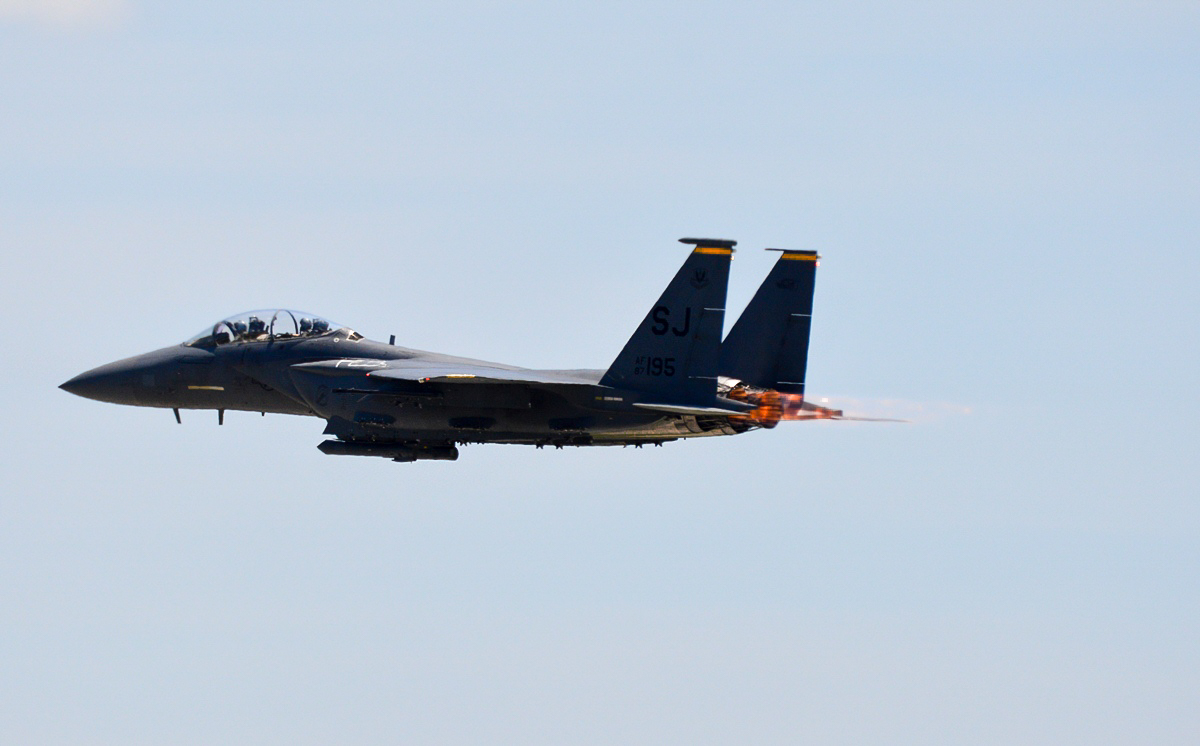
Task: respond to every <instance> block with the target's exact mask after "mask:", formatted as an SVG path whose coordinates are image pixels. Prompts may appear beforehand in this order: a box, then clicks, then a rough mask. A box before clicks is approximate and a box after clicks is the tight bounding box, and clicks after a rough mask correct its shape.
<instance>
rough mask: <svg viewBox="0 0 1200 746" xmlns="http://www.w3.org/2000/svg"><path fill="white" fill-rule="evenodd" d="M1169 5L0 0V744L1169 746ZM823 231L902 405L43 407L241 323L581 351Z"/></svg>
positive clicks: (1179, 388) (1178, 403)
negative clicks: (729, 264)
mask: <svg viewBox="0 0 1200 746" xmlns="http://www.w3.org/2000/svg"><path fill="white" fill-rule="evenodd" d="M1198 31H1200V8H1198V7H1197V6H1196V5H1195V4H1194V3H1185V2H1160V3H1156V4H1153V5H1147V4H1141V3H1060V4H1055V5H1053V6H1047V5H1045V4H1041V3H1006V4H1003V5H1001V6H995V7H975V6H963V5H961V4H954V3H944V4H943V3H929V4H919V5H918V7H912V4H901V3H854V4H841V5H839V6H838V7H837V8H830V7H825V6H824V5H817V4H814V5H811V6H805V5H802V4H795V3H745V4H740V5H738V6H737V7H734V6H732V5H729V4H720V3H686V4H685V3H645V2H643V3H607V4H603V5H592V6H578V5H564V4H559V3H521V4H504V3H486V2H463V3H454V2H450V3H439V4H436V5H434V4H406V3H398V4H391V5H386V6H385V5H374V4H369V3H365V4H364V3H342V4H339V5H338V6H337V7H336V8H334V7H332V6H322V5H316V4H307V3H287V4H283V3H280V4H262V5H256V6H253V7H246V6H245V4H240V3H226V4H222V3H209V4H205V5H204V6H203V7H195V8H186V7H180V6H178V5H173V4H148V3H137V2H120V1H119V0H110V1H108V2H105V1H103V0H94V1H91V2H89V1H87V0H59V1H58V2H48V1H46V0H0V142H2V143H3V145H2V146H0V289H2V291H3V292H2V293H0V310H2V311H3V317H4V318H5V319H7V320H8V324H9V329H10V335H9V345H8V352H7V353H6V354H5V355H4V366H3V376H4V378H3V382H4V384H5V389H6V390H7V391H8V392H9V405H8V409H7V411H6V414H7V416H6V418H5V423H6V424H5V425H4V429H3V433H4V435H3V446H4V447H3V449H0V453H2V454H3V455H0V459H2V460H0V466H2V467H3V470H4V473H5V475H6V479H5V488H4V490H3V497H2V498H0V740H3V741H5V742H13V743H72V744H79V743H112V742H120V743H147V744H149V743H156V744H157V743H163V742H171V743H212V742H228V743H278V742H288V743H333V742H345V741H347V740H355V741H360V742H367V743H380V742H388V743H390V742H396V741H407V742H418V743H478V742H480V741H497V740H500V741H506V742H517V743H563V742H575V743H611V742H615V741H621V742H629V743H662V742H680V741H686V742H693V743H746V742H756V743H795V742H797V741H805V742H811V743H855V744H862V743H886V744H896V743H930V742H941V743H972V744H987V743H1013V742H1022V743H1054V744H1061V743H1072V742H1074V743H1085V742H1086V743H1089V744H1094V743H1128V742H1132V741H1137V742H1153V743H1164V744H1166V743H1181V744H1182V743H1189V744H1190V743H1194V742H1195V740H1196V737H1197V735H1200V716H1198V715H1197V710H1196V707H1195V692H1196V691H1200V675H1198V674H1197V671H1200V645H1198V644H1197V640H1196V634H1195V630H1196V628H1197V626H1198V625H1200V587H1198V585H1200V575H1198V572H1197V569H1196V568H1197V567H1198V566H1200V540H1198V538H1197V537H1198V532H1200V507H1198V505H1197V496H1198V492H1197V488H1196V484H1197V477H1198V476H1200V474H1198V472H1200V468H1198V467H1197V465H1196V452H1197V448H1196V445H1197V439H1196V435H1195V423H1196V422H1197V419H1198V417H1200V397H1198V396H1197V394H1196V390H1195V383H1196V381H1197V378H1198V374H1200V361H1198V354H1197V350H1198V349H1200V345H1198V343H1200V339H1198V334H1197V324H1196V320H1197V318H1198V317H1200V313H1198V312H1200V301H1198V300H1197V295H1196V284H1197V279H1198V278H1200V258H1198V256H1200V254H1198V252H1197V251H1196V247H1197V242H1198V238H1200V221H1198V220H1197V217H1196V205H1197V204H1200V148H1198V147H1197V139H1196V138H1197V135H1196V133H1197V132H1198V131H1200V127H1198V125H1200V98H1198V96H1197V92H1198V91H1200V79H1198V78H1200V64H1198V63H1200V53H1198V52H1197V50H1196V45H1195V43H1194V40H1195V38H1196V36H1197V32H1198ZM685 235H708V236H723V237H729V238H735V239H737V240H738V241H739V253H738V254H737V256H736V261H735V263H734V265H733V276H732V279H731V284H730V303H729V306H730V308H731V309H734V310H735V311H736V309H739V308H740V307H741V306H742V305H744V304H745V302H746V301H747V300H748V299H749V297H750V296H751V294H752V293H753V291H754V289H755V288H756V287H757V284H758V283H759V282H760V281H761V279H762V277H763V276H764V275H765V274H766V272H767V271H768V270H769V267H770V264H771V261H772V260H773V255H770V254H767V253H765V252H762V251H759V249H761V248H764V247H767V246H781V247H790V248H803V249H818V250H819V251H821V253H822V255H823V257H824V259H823V261H822V265H821V269H820V272H819V275H818V284H817V298H816V310H815V320H814V337H813V348H812V355H811V357H810V368H809V381H810V384H809V385H810V390H811V391H812V393H814V394H817V395H826V396H829V397H831V398H833V399H834V400H835V401H843V402H848V403H851V404H852V405H854V406H855V407H858V408H860V409H862V410H864V411H866V412H868V413H870V412H876V413H884V414H886V413H889V412H893V411H901V412H903V413H906V414H910V415H912V416H914V418H915V419H916V420H917V421H916V422H915V423H914V424H912V425H905V426H891V425H865V424H863V425H855V424H849V423H841V424H837V423H807V424H806V423H797V424H794V425H792V426H781V427H779V428H778V429H776V430H775V431H772V432H759V433H753V434H749V435H746V436H743V437H738V438H726V439H716V440H713V441H711V442H692V443H675V444H671V445H669V446H667V447H665V448H662V449H645V450H632V449H626V450H620V449H615V450H608V449H592V450H576V451H561V452H552V451H551V452H548V451H535V450H532V449H522V448H516V447H499V446H497V447H470V448H468V449H466V450H465V452H464V453H463V456H462V458H461V459H460V461H458V462H457V463H454V464H440V463H439V464H417V465H396V464H391V463H388V462H385V461H382V460H380V461H379V463H375V461H374V460H366V459H337V458H330V457H326V456H323V455H321V454H320V453H319V452H318V451H317V450H316V448H315V446H316V444H317V443H318V442H320V440H321V435H320V430H321V423H319V422H318V421H315V420H310V419H306V418H289V417H268V418H259V417H257V416H252V415H248V414H243V413H230V414H229V415H228V416H227V421H226V425H225V427H224V428H222V429H220V430H218V429H217V426H216V417H215V415H211V416H210V415H209V414H205V413H195V412H191V413H185V414H184V418H185V419H184V425H183V426H182V427H180V426H178V425H176V424H175V422H174V420H173V418H172V417H171V415H170V413H168V412H164V411H158V410H144V409H132V408H120V407H116V406H108V405H101V404H98V403H96V402H91V401H86V400H83V399H79V398H76V397H71V396H69V395H67V394H65V393H63V392H61V391H59V390H58V389H57V388H56V387H57V385H58V384H59V383H61V382H62V381H63V380H66V379H67V378H69V377H71V376H73V375H74V374H76V373H78V372H80V371H82V370H85V369H87V368H91V367H93V366H95V365H98V364H100V363H103V362H107V361H109V360H113V359H116V358H120V357H125V356H128V355H132V354H135V353H138V352H142V351H146V350H149V349H153V348H157V347H161V346H164V345H167V344H171V343H174V342H176V341H180V340H183V339H185V338H187V337H189V336H191V335H192V334H193V333H195V332H196V331H197V330H199V329H200V328H201V327H203V326H204V325H206V324H210V323H212V321H214V320H215V319H217V318H220V317H222V316H226V315H229V314H232V313H235V312H238V311H241V310H245V309H249V308H260V307H269V306H288V307H297V308H302V309H306V310H310V311H312V312H316V313H319V314H323V315H326V316H328V317H330V318H333V319H336V320H338V321H341V322H343V323H346V324H349V325H351V326H353V327H354V328H356V329H358V330H359V331H361V332H363V333H364V334H367V335H368V336H371V337H374V338H382V339H386V338H387V335H389V334H393V333H394V334H396V335H397V341H398V342H399V343H400V344H404V345H407V346H411V347H417V348H422V349H433V350H439V351H444V352H449V353H454V354H463V355H469V356H472V357H479V358H484V359H491V360H499V361H503V362H509V363H514V364H520V365H528V366H531V367H539V366H545V367H597V368H598V367H604V366H606V365H607V364H608V362H609V361H610V360H611V359H612V358H613V357H614V356H615V355H616V353H617V352H618V351H619V350H620V348H621V346H622V345H623V344H624V342H625V340H626V338H627V337H628V335H629V334H630V333H631V331H632V329H633V327H634V326H635V325H636V323H637V322H638V321H639V320H640V319H641V317H642V315H643V314H644V313H645V310H646V308H647V307H648V306H649V304H650V303H651V302H652V301H653V299H654V298H655V297H656V296H657V293H658V292H659V290H660V289H661V288H662V287H663V286H664V285H665V283H666V282H667V280H668V279H669V278H670V276H671V275H672V273H673V272H674V271H675V269H676V267H677V266H678V265H679V263H680V262H681V261H682V260H683V258H684V252H683V249H682V248H681V247H680V246H679V245H678V244H676V243H675V239H676V238H678V237H680V236H685Z"/></svg>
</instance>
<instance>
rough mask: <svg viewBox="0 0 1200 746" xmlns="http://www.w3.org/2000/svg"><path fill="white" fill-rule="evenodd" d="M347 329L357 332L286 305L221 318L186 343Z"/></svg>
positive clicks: (265, 338) (215, 343) (260, 339)
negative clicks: (290, 309) (290, 308)
mask: <svg viewBox="0 0 1200 746" xmlns="http://www.w3.org/2000/svg"><path fill="white" fill-rule="evenodd" d="M342 329H345V330H346V331H347V332H348V333H349V334H350V335H351V336H352V337H357V336H358V334H356V333H355V332H352V331H350V330H349V329H347V328H346V327H344V326H342V325H341V324H335V323H333V322H332V321H330V320H329V319H323V318H321V317H320V316H315V315H313V314H311V313H304V312H302V311H289V310H287V309H286V308H281V309H278V310H276V309H268V310H263V311H247V312H245V313H239V314H238V315H236V316H230V317H229V318H227V319H222V320H221V321H218V322H217V323H216V324H213V326H212V327H210V328H208V329H205V330H204V331H202V332H200V333H199V334H197V335H196V336H194V337H192V338H191V339H189V340H188V341H186V342H184V345H186V346H188V347H217V346H219V345H226V344H232V343H238V342H268V341H271V340H282V339H297V338H300V337H320V336H322V335H324V334H329V333H330V332H335V331H338V330H342Z"/></svg>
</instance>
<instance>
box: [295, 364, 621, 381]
mask: <svg viewBox="0 0 1200 746" xmlns="http://www.w3.org/2000/svg"><path fill="white" fill-rule="evenodd" d="M292 367H293V368H295V369H297V370H301V371H304V372H306V373H316V374H324V375H335V376H344V375H346V374H353V373H361V374H364V375H366V377H367V378H370V379H373V380H383V381H388V380H392V381H408V382H411V383H492V384H496V383H511V384H526V385H539V384H540V385H558V386H594V385H596V381H597V380H598V378H599V375H600V373H599V372H594V371H557V370H529V369H526V368H502V367H499V366H491V365H480V364H477V363H460V362H431V361H428V360H418V361H411V362H410V361H407V360H360V359H352V358H346V359H342V360H321V361H318V362H315V363H299V364H297V365H293V366H292Z"/></svg>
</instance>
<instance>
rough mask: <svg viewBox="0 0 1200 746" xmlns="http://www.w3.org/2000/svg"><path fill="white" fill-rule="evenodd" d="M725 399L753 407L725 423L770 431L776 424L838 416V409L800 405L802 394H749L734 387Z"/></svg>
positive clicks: (749, 392) (840, 412)
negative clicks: (740, 424)
mask: <svg viewBox="0 0 1200 746" xmlns="http://www.w3.org/2000/svg"><path fill="white" fill-rule="evenodd" d="M726 396H727V397H728V398H730V399H733V400H734V401H740V402H746V403H747V404H753V405H755V407H754V409H752V410H750V411H749V412H746V413H744V414H738V415H733V416H731V417H730V418H729V419H731V420H734V421H736V422H744V423H747V424H750V425H756V426H758V427H763V428H767V429H770V428H773V427H775V426H776V425H778V424H779V423H780V422H796V421H800V420H832V419H835V418H837V417H841V416H842V411H841V410H840V409H827V408H826V407H821V406H818V405H816V404H809V403H806V402H805V401H804V396H803V395H802V394H785V393H781V392H779V391H774V390H771V389H766V390H762V389H759V390H752V389H747V388H743V387H738V388H735V389H733V390H731V391H730V392H729V393H728V394H726Z"/></svg>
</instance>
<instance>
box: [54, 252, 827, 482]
mask: <svg viewBox="0 0 1200 746" xmlns="http://www.w3.org/2000/svg"><path fill="white" fill-rule="evenodd" d="M679 240H680V242H681V243H684V244H689V245H691V246H692V247H693V248H692V251H691V253H690V254H689V256H688V258H687V260H686V261H685V262H684V263H683V266H682V267H681V268H680V269H679V272H678V273H676V275H675V278H674V279H673V280H671V284H669V285H668V286H667V289H666V290H665V291H663V294H662V297H660V298H659V299H658V301H657V302H655V304H654V305H653V306H652V307H651V309H650V311H649V313H647V314H646V317H645V318H644V319H643V320H642V323H641V324H639V325H638V327H637V330H636V331H634V333H633V336H632V337H631V338H630V339H629V342H628V343H627V344H626V345H625V348H624V349H623V350H621V353H620V354H619V355H617V358H616V360H614V361H613V363H612V365H610V366H609V368H608V370H531V369H528V368H518V367H515V366H512V365H502V364H499V363H489V362H485V361H482V360H471V359H468V358H461V357H451V356H449V355H442V354H438V353H434V352H422V351H419V350H411V349H407V348H404V347H398V346H396V345H395V344H394V342H395V337H393V338H392V342H391V343H387V344H384V343H381V342H374V341H371V340H369V339H365V338H364V337H363V336H362V335H360V334H358V333H357V332H354V331H352V330H350V329H349V328H347V327H344V326H339V325H337V324H333V323H330V322H329V321H327V320H325V319H322V318H320V317H317V316H313V315H312V314H306V313H299V312H296V311H288V310H271V311H255V312H250V313H245V314H240V315H238V316H234V317H231V318H228V319H225V320H223V321H219V322H217V323H216V324H215V325H213V326H212V327H211V328H207V329H205V330H204V331H203V332H202V333H200V334H198V335H197V336H195V337H193V338H192V339H189V340H188V341H186V342H184V343H183V344H181V345H174V346H172V347H166V348H163V349H161V350H156V351H154V352H149V353H146V354H144V355H138V356H136V357H131V358H128V359H125V360H120V361H117V362H115V363H109V364H108V365H103V366H101V367H99V368H96V369H94V370H90V371H88V372H86V373H83V374H80V375H78V376H76V377H75V378H72V379H71V380H69V381H67V382H66V383H64V384H62V386H61V388H63V389H65V390H67V391H69V392H71V393H73V394H78V395H79V396H84V397H87V398H89V399H97V400H99V401H105V402H113V403H116V404H132V405H135V406H141V407H163V408H169V409H173V410H174V411H175V418H176V420H179V419H180V416H179V410H181V409H215V410H217V412H218V419H219V421H221V422H223V421H224V414H225V410H227V409H232V410H246V411H251V412H262V413H264V414H265V413H267V412H274V413H280V414H299V415H311V416H315V417H320V418H322V419H324V420H325V421H326V423H327V425H326V428H325V434H326V435H329V436H332V437H331V438H330V439H328V440H325V441H324V442H323V443H321V444H320V445H319V446H318V448H320V450H321V451H322V452H324V453H327V454H338V455H352V456H382V457H386V458H390V459H393V460H395V461H419V460H441V461H454V460H456V459H457V458H458V446H459V445H464V444H468V443H514V444H525V445H533V446H537V447H539V448H541V447H544V446H555V447H556V448H561V447H563V446H602V445H634V446H641V445H644V444H647V443H653V444H655V445H661V444H662V443H665V442H667V441H672V440H678V439H680V438H695V437H703V436H711V435H736V434H738V433H744V432H747V431H749V430H754V429H757V428H773V427H775V426H776V424H778V423H779V422H780V421H783V420H807V419H840V418H842V413H841V412H840V411H837V410H832V409H826V408H823V407H819V406H816V405H814V404H811V403H809V402H808V401H806V400H805V398H804V371H805V368H806V365H807V361H808V340H809V329H810V327H811V323H812V302H813V283H814V279H815V277H816V268H817V260H818V256H817V253H816V252H815V251H791V250H779V251H782V254H781V255H780V257H779V260H778V261H777V262H776V264H775V266H774V268H773V269H772V270H771V272H770V274H769V275H767V278H766V280H765V281H764V282H763V284H762V286H761V287H760V288H759V289H758V292H757V293H756V294H755V295H754V298H753V299H752V300H751V301H750V305H749V306H747V307H746V310H745V311H744V312H743V313H742V315H741V318H739V319H738V321H737V323H735V324H734V325H733V329H732V330H731V331H730V332H729V335H728V336H727V337H725V339H724V341H722V340H721V332H722V327H723V325H724V319H725V293H726V286H727V284H728V280H729V264H730V261H731V259H732V256H733V252H734V248H733V247H734V246H735V245H736V243H737V242H736V241H729V240H724V239H709V238H681V239H679Z"/></svg>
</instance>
